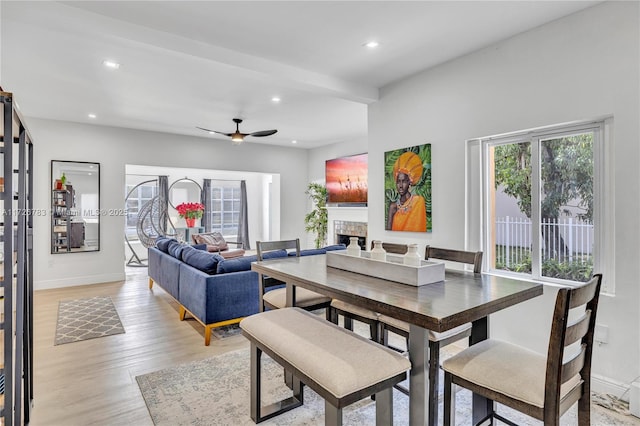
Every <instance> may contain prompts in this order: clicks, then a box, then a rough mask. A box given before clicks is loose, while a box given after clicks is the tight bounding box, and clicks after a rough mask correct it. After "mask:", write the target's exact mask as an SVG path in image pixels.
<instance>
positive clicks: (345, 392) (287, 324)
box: [240, 308, 411, 424]
mask: <svg viewBox="0 0 640 426" xmlns="http://www.w3.org/2000/svg"><path fill="white" fill-rule="evenodd" d="M240 327H241V328H242V333H243V335H244V336H245V337H247V338H248V339H249V340H250V342H251V418H252V419H253V420H254V421H255V422H256V423H259V422H261V421H263V420H266V419H268V418H271V417H273V416H275V415H278V414H281V413H283V412H285V411H288V410H290V409H292V408H295V407H297V406H300V405H301V404H302V401H303V395H302V386H301V385H300V383H299V381H301V382H302V383H304V384H306V385H307V386H309V387H310V388H311V389H313V390H314V391H315V392H317V393H318V394H319V395H320V396H322V397H323V398H324V399H325V423H326V424H341V422H342V408H343V407H345V406H347V405H349V404H352V403H354V402H356V401H359V400H361V399H363V398H366V397H368V396H370V395H373V394H376V423H377V424H392V423H393V410H392V394H391V391H392V387H393V385H394V384H396V383H399V382H401V381H402V380H404V379H405V377H406V376H405V374H406V372H407V370H409V369H410V368H411V363H410V362H409V360H407V359H406V358H404V357H403V356H401V355H399V354H398V353H397V352H395V351H393V350H390V349H388V348H385V347H383V346H381V345H379V344H377V343H374V342H371V341H370V340H368V339H365V338H364V337H361V336H358V335H356V334H354V333H352V332H350V331H348V330H345V329H343V328H340V327H338V326H336V325H335V324H332V323H331V322H328V321H326V320H324V319H323V318H320V317H318V316H316V315H314V314H311V313H309V312H306V311H304V310H302V309H300V308H284V309H277V310H273V311H267V312H262V313H259V314H256V315H252V316H250V317H248V318H245V319H243V320H242V321H241V322H240ZM262 352H264V353H266V354H267V355H269V356H270V357H271V358H273V359H274V360H275V361H276V362H278V363H279V364H280V365H282V366H283V367H284V368H285V370H287V371H291V372H292V373H293V377H294V385H293V390H294V397H293V398H289V400H286V401H287V404H283V402H282V401H281V402H279V403H277V404H275V407H277V408H273V407H260V356H261V354H262Z"/></svg>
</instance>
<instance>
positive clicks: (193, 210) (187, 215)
mask: <svg viewBox="0 0 640 426" xmlns="http://www.w3.org/2000/svg"><path fill="white" fill-rule="evenodd" d="M176 210H178V214H179V215H180V217H181V218H184V221H185V222H187V228H193V227H194V226H196V219H200V218H201V217H202V212H204V205H202V204H200V203H182V204H178V206H176Z"/></svg>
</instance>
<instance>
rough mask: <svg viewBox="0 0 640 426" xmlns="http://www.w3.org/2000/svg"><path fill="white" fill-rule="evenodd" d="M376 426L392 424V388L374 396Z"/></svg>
mask: <svg viewBox="0 0 640 426" xmlns="http://www.w3.org/2000/svg"><path fill="white" fill-rule="evenodd" d="M375 395H376V426H386V425H392V424H393V387H390V388H387V389H384V390H381V391H380V392H377V393H376V394H375Z"/></svg>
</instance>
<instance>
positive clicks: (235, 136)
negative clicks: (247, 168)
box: [196, 118, 277, 145]
mask: <svg viewBox="0 0 640 426" xmlns="http://www.w3.org/2000/svg"><path fill="white" fill-rule="evenodd" d="M233 122H234V123H236V131H235V132H233V133H225V132H219V131H217V130H211V129H205V128H204V127H198V126H196V127H197V128H198V129H201V130H204V131H206V132H209V133H218V134H219V135H225V136H230V137H231V141H232V142H233V144H234V145H240V144H241V143H242V142H243V141H244V137H245V136H255V137H262V136H271V135H273V134H274V133H276V132H277V130H275V129H273V130H260V131H259V132H253V133H241V132H240V123H242V119H241V118H234V119H233Z"/></svg>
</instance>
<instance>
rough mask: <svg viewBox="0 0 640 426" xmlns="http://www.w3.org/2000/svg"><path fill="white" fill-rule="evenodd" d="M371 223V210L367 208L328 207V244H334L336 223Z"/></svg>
mask: <svg viewBox="0 0 640 426" xmlns="http://www.w3.org/2000/svg"><path fill="white" fill-rule="evenodd" d="M336 220H339V221H347V222H364V223H368V222H369V209H368V208H367V207H327V242H328V243H329V244H334V242H335V239H336V236H335V232H334V229H335V228H334V222H335V221H336Z"/></svg>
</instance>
